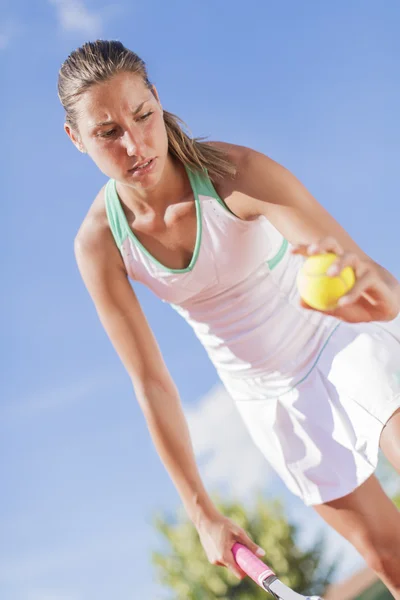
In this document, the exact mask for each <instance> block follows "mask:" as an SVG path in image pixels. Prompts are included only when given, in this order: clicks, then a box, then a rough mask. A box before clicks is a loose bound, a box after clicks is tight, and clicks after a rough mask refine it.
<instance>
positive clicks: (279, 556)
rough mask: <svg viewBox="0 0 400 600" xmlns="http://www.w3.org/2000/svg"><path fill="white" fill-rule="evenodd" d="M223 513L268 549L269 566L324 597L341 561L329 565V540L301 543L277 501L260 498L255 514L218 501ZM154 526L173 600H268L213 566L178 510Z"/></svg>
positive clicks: (157, 560)
mask: <svg viewBox="0 0 400 600" xmlns="http://www.w3.org/2000/svg"><path fill="white" fill-rule="evenodd" d="M216 504H217V506H218V508H219V510H220V511H221V512H222V513H223V514H224V515H226V516H227V517H229V518H230V519H232V520H233V521H234V522H235V523H237V524H238V525H240V526H241V527H242V528H243V529H244V530H245V531H246V532H248V533H249V534H250V537H251V538H252V539H253V540H254V541H255V542H256V543H257V544H258V545H259V546H261V547H262V548H264V549H265V551H266V559H267V561H268V564H269V566H270V567H271V568H272V569H273V570H274V571H275V572H276V573H277V574H278V575H279V578H280V579H281V580H282V581H283V582H284V583H286V584H287V585H289V586H290V587H292V588H293V589H294V590H296V591H297V592H299V593H304V594H315V595H319V594H321V595H322V592H323V591H324V589H325V588H326V587H327V585H328V584H329V583H330V581H331V578H332V576H333V573H334V570H335V568H336V563H331V564H329V565H326V564H325V565H324V564H323V562H322V559H323V554H324V541H323V539H322V538H320V539H318V540H317V541H316V542H314V544H313V546H312V547H311V548H309V549H307V550H303V549H300V548H299V547H298V545H297V543H296V538H297V532H298V528H297V526H295V525H293V524H290V523H288V522H287V520H286V518H285V515H284V513H283V510H282V507H281V505H280V503H278V502H271V501H266V500H265V499H262V498H261V497H259V498H258V500H257V502H256V505H255V508H254V509H253V510H252V511H248V510H246V509H245V508H244V507H243V506H242V505H241V504H239V503H235V502H230V503H228V502H221V501H218V500H217V501H216ZM155 527H156V529H157V531H158V532H159V533H160V536H161V538H162V545H163V546H164V549H163V551H156V552H154V553H153V556H152V560H153V564H154V566H155V570H156V574H157V579H158V581H159V582H160V583H161V585H163V586H164V587H166V588H169V589H170V590H171V592H172V595H171V598H173V599H174V600H216V599H220V600H263V599H265V598H266V597H267V596H266V595H265V592H264V591H263V590H261V589H260V588H259V587H258V586H257V585H256V584H255V583H254V582H252V581H251V580H250V579H249V578H246V579H244V580H243V581H242V582H240V581H239V580H238V579H237V578H236V577H235V576H234V575H233V574H231V573H230V572H229V571H228V569H226V568H223V567H216V566H214V565H211V564H210V563H209V562H208V561H207V558H206V555H205V553H204V550H203V548H202V546H201V543H200V540H199V537H198V535H197V531H196V530H195V528H194V527H193V525H192V523H191V522H190V521H189V520H188V519H187V517H186V515H185V514H184V513H183V512H181V511H179V512H178V514H177V515H176V516H175V517H174V518H172V519H171V518H166V517H164V516H159V517H157V518H156V519H155Z"/></svg>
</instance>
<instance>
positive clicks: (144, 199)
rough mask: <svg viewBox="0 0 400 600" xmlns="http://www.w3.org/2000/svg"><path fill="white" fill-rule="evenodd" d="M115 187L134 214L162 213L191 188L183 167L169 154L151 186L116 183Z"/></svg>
mask: <svg viewBox="0 0 400 600" xmlns="http://www.w3.org/2000/svg"><path fill="white" fill-rule="evenodd" d="M117 188H119V189H118V194H119V195H120V198H121V200H123V202H124V203H125V204H126V206H127V207H128V208H129V209H130V210H131V211H132V212H133V213H134V214H136V215H140V214H145V213H149V212H152V213H156V214H160V215H162V214H164V213H165V211H166V208H167V207H168V206H169V205H170V204H173V203H175V202H178V201H179V200H181V199H182V198H183V197H185V196H187V194H188V192H189V190H190V189H191V188H190V183H189V182H188V179H187V177H186V171H185V167H184V166H183V165H182V163H180V162H179V161H177V160H175V159H173V158H172V156H171V155H170V154H168V157H167V159H166V161H165V166H164V170H163V173H162V175H161V177H160V180H159V181H158V182H157V184H156V185H155V186H154V187H153V188H150V189H144V190H143V189H140V188H136V187H133V186H127V185H124V184H117Z"/></svg>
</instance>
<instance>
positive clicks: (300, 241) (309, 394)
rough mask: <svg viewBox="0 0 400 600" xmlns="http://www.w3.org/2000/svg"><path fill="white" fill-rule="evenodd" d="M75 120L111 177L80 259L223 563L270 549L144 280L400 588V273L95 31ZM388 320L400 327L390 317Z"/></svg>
mask: <svg viewBox="0 0 400 600" xmlns="http://www.w3.org/2000/svg"><path fill="white" fill-rule="evenodd" d="M58 89H59V97H60V100H61V102H62V104H63V106H64V108H65V111H66V123H65V131H66V132H67V134H68V136H69V137H70V139H71V140H72V142H73V143H74V145H75V146H76V147H77V148H78V149H79V150H80V151H81V152H86V153H88V154H89V156H90V157H91V158H92V160H93V161H94V162H95V164H96V165H97V166H98V167H99V169H100V170H101V171H102V172H103V173H104V174H105V175H107V177H109V178H110V179H109V181H108V183H107V184H106V185H105V186H104V187H103V188H102V189H101V190H100V192H99V194H98V195H97V197H96V199H95V200H94V202H93V204H92V206H91V207H90V209H89V212H88V214H87V216H86V218H85V219H84V222H83V224H82V226H81V228H80V230H79V232H78V234H77V237H76V242H75V252H76V258H77V262H78V265H79V269H80V272H81V274H82V277H83V280H84V282H85V284H86V286H87V289H88V291H89V293H90V294H91V297H92V298H93V301H94V304H95V306H96V309H97V312H98V314H99V317H100V320H101V322H102V324H103V326H104V328H105V330H106V331H107V333H108V335H109V337H110V340H111V341H112V343H113V344H114V347H115V349H116V351H117V353H118V354H119V356H120V357H121V360H122V361H123V363H124V365H125V367H126V369H127V371H128V373H129V375H130V377H131V379H132V382H133V386H134V390H135V393H136V396H137V399H138V401H139V403H140V406H141V408H142V410H143V413H144V415H145V418H146V421H147V424H148V428H149V431H150V433H151V436H152V438H153V440H154V444H155V446H156V448H157V451H158V453H159V455H160V457H161V460H162V461H163V463H164V465H165V467H166V468H167V470H168V472H169V474H170V476H171V478H172V480H173V482H174V484H175V485H176V488H177V490H178V491H179V493H180V496H181V498H182V501H183V503H184V505H185V507H186V510H187V512H188V515H189V516H190V518H191V519H192V521H193V523H194V525H195V527H196V528H197V530H198V532H199V536H200V539H201V542H202V544H203V546H204V549H205V552H206V554H207V557H208V559H209V560H210V561H211V562H212V563H213V564H218V565H224V566H226V567H228V568H230V569H231V570H232V571H233V572H234V573H235V574H236V575H237V576H238V577H240V578H241V577H243V573H242V572H241V570H240V569H239V567H238V566H237V565H236V563H235V561H234V559H233V556H232V553H231V548H232V545H233V543H234V542H235V541H241V542H242V543H244V544H246V545H247V546H248V547H249V548H250V549H251V550H253V551H258V552H259V553H260V554H261V553H262V550H261V549H259V548H258V547H257V546H256V545H255V544H254V543H253V542H252V541H251V540H250V539H249V538H248V536H247V535H246V533H245V532H244V531H243V530H241V529H240V528H239V527H238V526H237V525H236V524H234V523H233V522H231V521H230V520H228V519H227V518H225V517H224V516H223V515H221V514H220V513H219V512H218V511H217V509H216V507H215V506H214V505H213V503H212V501H211V499H210V497H209V496H208V494H207V491H206V490H205V488H204V486H203V484H202V481H201V479H200V477H199V473H198V470H197V467H196V463H195V459H194V455H193V451H192V447H191V442H190V438H189V433H188V429H187V425H186V422H185V419H184V416H183V413H182V409H181V405H180V401H179V396H178V392H177V389H176V387H175V385H174V383H173V382H172V380H171V377H170V375H169V373H168V372H167V369H166V366H165V364H164V362H163V358H162V356H161V354H160V351H159V348H158V346H157V343H156V341H155V339H154V337H153V334H152V332H151V331H150V328H149V326H148V324H147V322H146V319H145V317H144V315H143V312H142V310H141V308H140V306H139V304H138V301H137V299H136V297H135V294H134V291H133V290H132V288H131V286H130V284H129V281H128V277H130V278H132V279H135V280H138V281H141V282H143V283H144V284H145V285H147V286H148V287H149V288H150V289H152V290H153V291H154V292H155V293H156V294H157V295H158V296H159V297H161V298H162V299H163V300H166V301H168V302H169V303H171V305H172V306H173V307H174V308H175V309H176V310H177V311H178V312H179V313H180V314H181V315H182V316H183V317H184V318H185V319H186V320H187V321H188V322H189V323H190V324H191V325H192V327H193V328H194V330H195V332H196V334H197V336H198V337H199V339H200V341H201V342H202V344H203V345H204V347H205V348H206V350H207V352H208V354H209V356H210V358H211V360H212V362H213V364H214V365H215V367H216V369H217V372H218V374H219V376H220V378H221V380H222V381H223V383H224V384H225V386H226V388H227V390H228V391H229V393H230V394H231V395H232V397H233V399H234V400H235V402H236V404H237V407H238V410H239V411H240V413H241V415H242V417H243V420H244V422H245V423H246V425H247V427H248V429H249V431H250V433H251V435H252V437H253V439H254V441H255V443H256V444H257V445H258V446H259V448H260V449H261V451H262V452H263V453H264V455H265V456H266V458H267V459H268V460H269V461H270V463H271V464H272V466H273V467H274V468H275V469H276V471H277V472H278V473H279V475H280V476H281V477H282V479H283V480H284V482H285V483H286V484H287V486H288V487H289V489H290V490H291V491H293V492H294V493H295V494H297V495H299V496H300V497H301V498H302V499H303V500H304V502H305V503H306V504H309V505H312V506H313V507H314V508H315V510H316V511H317V512H318V513H319V514H320V515H321V516H322V518H324V519H325V520H326V521H327V522H328V523H329V524H330V525H331V526H332V527H334V528H335V529H336V530H337V531H338V532H339V533H341V534H342V535H343V536H344V537H346V538H347V539H348V540H349V541H350V542H351V543H352V544H353V545H354V547H355V548H356V549H357V550H358V551H359V552H360V553H361V554H362V555H363V556H364V558H365V560H366V561H367V563H368V564H369V565H370V566H371V568H372V569H374V570H375V571H376V573H377V574H378V575H379V576H380V577H381V579H382V581H383V582H385V583H386V585H387V586H388V587H389V588H390V590H391V591H392V593H393V595H394V596H395V598H398V599H400V518H399V514H398V512H397V509H396V508H395V507H394V505H393V504H392V502H391V501H390V500H389V499H388V497H387V496H386V495H385V494H384V492H383V491H382V489H381V487H380V485H379V483H378V481H377V480H376V478H375V476H374V475H373V472H374V470H375V467H376V463H377V453H378V448H379V445H380V446H381V448H382V449H383V451H384V452H385V454H386V456H387V457H388V458H389V460H390V461H391V462H392V464H393V465H394V467H395V468H396V469H399V466H400V444H399V431H400V415H399V410H398V409H399V407H400V377H399V373H400V327H399V319H398V318H397V316H398V314H399V309H400V285H399V283H398V282H397V281H396V279H395V278H394V277H393V276H392V275H391V274H390V273H388V272H387V271H386V270H385V269H384V268H383V267H381V266H380V265H378V264H377V263H375V262H374V261H373V260H372V259H371V258H370V257H368V256H367V255H366V254H365V253H364V252H363V251H362V250H361V249H360V248H359V247H358V246H357V245H356V244H355V242H354V241H353V240H352V239H351V238H350V236H349V235H348V234H347V233H346V232H345V231H344V230H343V229H342V228H341V227H340V226H339V225H338V223H337V222H336V221H335V220H334V219H333V218H332V217H331V216H330V215H329V214H328V213H327V212H326V211H325V210H324V209H323V207H322V206H321V205H320V204H319V203H318V202H317V201H316V200H315V199H314V198H313V197H312V196H311V195H310V194H309V193H308V192H307V190H306V189H304V187H303V186H302V185H301V184H300V183H299V182H298V181H297V179H296V178H295V177H294V176H293V175H291V174H290V173H289V172H288V171H287V170H286V169H284V168H283V167H281V166H280V165H278V164H276V163H275V162H274V161H272V160H271V159H269V158H267V157H266V156H264V155H263V154H260V153H258V152H255V151H254V150H251V149H248V148H243V147H239V146H234V145H230V144H226V143H222V142H218V143H216V142H215V143H204V142H200V141H197V140H193V139H190V138H189V137H188V136H187V135H186V134H185V133H184V132H183V131H182V129H181V128H180V126H179V121H178V119H177V118H176V117H174V116H173V115H171V114H170V113H168V112H166V111H164V110H163V108H162V106H161V103H160V99H159V97H158V94H157V91H156V89H155V87H154V86H153V85H152V84H151V83H150V82H149V80H148V77H147V73H146V67H145V65H144V63H143V61H142V60H141V59H140V58H139V57H138V56H137V55H136V54H134V53H133V52H131V51H129V50H127V49H126V48H125V47H124V46H123V45H122V44H121V43H119V42H114V41H112V42H108V41H97V42H94V43H87V44H85V45H84V46H83V47H81V48H79V49H77V50H76V51H74V52H72V54H71V55H70V56H69V57H68V58H67V60H66V61H65V63H64V64H63V65H62V68H61V70H60V74H59V85H58ZM327 251H333V252H335V253H336V254H337V255H338V256H339V258H338V260H337V261H336V263H335V264H334V265H333V266H332V267H331V270H330V273H329V274H330V275H334V274H335V273H338V272H340V270H341V269H342V268H343V267H344V266H346V265H350V266H352V267H353V268H354V270H355V273H356V276H357V282H356V285H355V286H354V288H353V289H352V291H351V292H350V293H348V294H347V296H345V297H344V298H343V299H342V300H341V301H340V303H339V306H338V307H337V308H336V309H335V310H333V311H331V312H330V313H326V312H325V313H322V312H318V311H315V310H311V309H310V308H309V307H307V306H306V305H305V304H304V303H303V304H301V303H300V302H299V300H298V294H297V291H296V284H295V280H296V275H297V272H298V269H299V266H300V265H301V263H302V261H303V256H307V255H310V254H314V253H323V252H327ZM384 322H387V323H386V324H385V325H384Z"/></svg>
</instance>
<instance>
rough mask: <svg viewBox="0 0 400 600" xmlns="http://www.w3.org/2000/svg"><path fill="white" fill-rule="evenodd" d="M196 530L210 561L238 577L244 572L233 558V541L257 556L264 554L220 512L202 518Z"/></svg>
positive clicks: (241, 530)
mask: <svg viewBox="0 0 400 600" xmlns="http://www.w3.org/2000/svg"><path fill="white" fill-rule="evenodd" d="M197 531H198V533H199V536H200V541H201V543H202V546H203V548H204V550H205V553H206V555H207V558H208V560H209V561H210V563H211V564H213V565H219V566H223V567H227V568H228V569H229V570H230V571H232V573H234V575H236V577H238V579H243V578H244V577H245V576H246V574H245V573H244V572H243V571H242V570H241V568H240V567H239V566H238V564H237V563H236V561H235V559H234V556H233V553H232V548H233V545H234V544H235V542H240V543H241V544H243V545H244V546H246V547H247V548H249V550H251V551H252V552H253V553H254V554H257V555H258V556H264V555H265V552H264V550H262V549H261V548H260V547H259V546H257V544H255V543H254V542H253V541H252V540H251V539H250V538H249V536H248V535H247V533H246V532H245V531H244V530H243V529H242V528H241V527H239V526H238V525H236V523H234V522H233V521H231V520H230V519H228V518H227V517H225V516H224V515H222V514H221V513H218V512H217V513H215V514H214V515H213V516H212V517H207V518H204V519H202V520H201V521H200V522H199V524H198V525H197Z"/></svg>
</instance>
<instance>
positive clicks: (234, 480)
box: [185, 386, 272, 499]
mask: <svg viewBox="0 0 400 600" xmlns="http://www.w3.org/2000/svg"><path fill="white" fill-rule="evenodd" d="M185 413H186V417H187V420H188V424H189V429H190V433H191V437H192V441H193V446H194V450H195V453H196V456H197V458H198V459H199V464H200V470H201V472H202V476H203V477H204V481H205V483H206V485H207V486H209V487H210V488H211V489H212V487H213V486H221V485H224V486H227V487H228V488H229V492H230V493H233V494H234V495H235V496H236V497H240V498H242V499H243V498H246V497H248V496H250V495H251V494H252V493H254V492H255V491H256V490H260V489H262V488H264V487H265V484H266V482H267V481H268V480H269V479H270V476H271V473H272V471H271V469H270V467H269V466H268V463H267V462H266V460H265V458H264V457H263V455H262V454H261V452H260V451H259V450H258V448H257V447H256V446H255V445H254V443H253V441H252V439H251V438H250V435H249V433H248V432H247V429H246V428H245V426H244V424H243V422H242V419H241V417H240V415H239V413H238V411H237V409H236V407H235V405H234V402H233V400H232V399H231V398H230V396H229V395H228V393H227V392H226V391H225V390H224V388H223V387H222V386H218V387H216V388H214V389H212V390H211V391H210V392H209V394H207V395H206V396H205V397H204V398H202V400H200V402H199V403H198V405H197V406H196V407H195V408H190V409H186V410H185Z"/></svg>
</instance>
